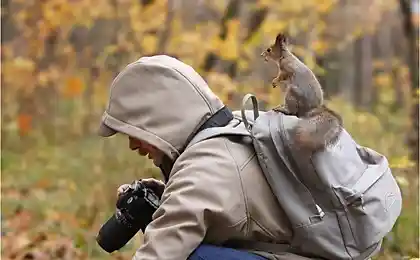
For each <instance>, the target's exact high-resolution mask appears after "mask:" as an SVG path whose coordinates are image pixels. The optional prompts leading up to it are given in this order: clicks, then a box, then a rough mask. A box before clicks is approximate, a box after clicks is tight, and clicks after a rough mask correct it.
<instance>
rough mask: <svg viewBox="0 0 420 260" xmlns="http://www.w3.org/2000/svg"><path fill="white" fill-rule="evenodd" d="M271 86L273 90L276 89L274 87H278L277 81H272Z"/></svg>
mask: <svg viewBox="0 0 420 260" xmlns="http://www.w3.org/2000/svg"><path fill="white" fill-rule="evenodd" d="M271 85H272V86H273V88H276V87H278V86H279V81H278V80H277V79H274V80H273V81H272V82H271Z"/></svg>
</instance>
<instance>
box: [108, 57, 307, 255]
mask: <svg viewBox="0 0 420 260" xmlns="http://www.w3.org/2000/svg"><path fill="white" fill-rule="evenodd" d="M209 122H211V123H210V124H209ZM237 123H238V122H237V120H236V119H233V118H232V115H231V112H230V111H229V110H228V109H227V108H226V107H225V106H224V104H223V103H222V101H221V100H220V99H219V98H218V97H217V96H216V95H215V94H214V93H213V92H212V91H211V90H210V89H209V87H208V86H207V84H206V83H205V81H204V80H203V79H202V78H201V77H200V75H199V74H198V73H197V72H196V71H195V70H194V69H193V68H191V67H190V66H188V65H186V64H184V63H182V62H181V61H179V60H177V59H175V58H172V57H169V56H165V55H157V56H152V57H143V58H141V59H139V60H137V61H136V62H133V63H131V64H129V65H128V66H126V67H125V68H124V69H123V70H122V71H121V72H120V74H119V75H118V76H117V77H116V78H115V80H114V81H113V83H112V86H111V90H110V98H109V103H108V107H107V109H106V111H105V112H104V115H103V118H102V123H101V126H100V135H101V136H104V137H106V136H111V135H114V134H116V133H122V134H125V135H127V136H128V139H129V147H130V149H131V150H134V151H137V152H138V153H139V154H140V155H142V156H145V155H148V156H149V158H151V159H152V160H153V162H154V164H155V165H156V166H158V167H160V168H161V170H162V173H163V177H164V179H165V184H161V183H159V182H158V181H156V180H153V179H152V180H151V179H149V180H148V183H149V184H153V185H155V187H157V188H160V189H161V192H162V193H163V194H162V197H161V205H160V207H159V208H158V209H157V210H156V212H155V213H154V215H153V220H152V222H151V223H150V224H149V225H148V226H147V228H146V229H145V232H144V243H143V245H142V246H141V247H140V248H139V249H138V250H137V252H136V254H135V256H134V258H133V259H135V260H149V259H150V260H152V259H153V260H155V259H156V260H157V259H159V260H166V259H171V260H178V259H179V260H185V259H216V258H217V259H263V258H262V257H261V256H264V257H266V258H268V259H304V258H302V257H298V256H293V255H291V254H287V253H282V254H280V253H278V254H277V255H275V254H270V253H268V252H262V251H257V250H255V248H253V246H252V242H254V241H259V242H271V243H279V244H282V243H287V241H288V239H289V238H290V236H291V231H290V228H289V223H288V220H287V218H286V217H285V214H284V212H283V210H282V209H281V208H280V207H279V205H278V204H277V202H276V200H275V197H274V196H273V195H272V193H271V191H270V188H269V186H268V183H267V182H266V180H265V178H264V175H263V173H262V171H261V169H260V167H259V164H258V162H257V158H256V156H255V152H254V150H253V148H252V145H251V143H247V142H246V140H241V139H238V137H226V136H223V137H215V138H212V139H209V140H205V141H202V142H199V143H197V144H194V145H193V146H191V147H189V148H188V149H185V147H186V146H187V144H188V142H189V141H190V140H191V139H192V137H193V136H194V135H195V134H196V133H197V132H198V131H199V130H201V129H203V127H211V126H223V125H226V124H237ZM163 185H164V186H163ZM121 189H123V187H121ZM121 189H120V191H121ZM236 246H239V247H240V248H241V250H235V249H231V248H229V247H232V248H233V247H236Z"/></svg>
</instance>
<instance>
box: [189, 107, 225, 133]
mask: <svg viewBox="0 0 420 260" xmlns="http://www.w3.org/2000/svg"><path fill="white" fill-rule="evenodd" d="M232 119H233V114H232V111H231V110H230V109H229V108H228V107H226V106H225V107H223V108H222V109H220V110H219V111H217V112H216V113H215V114H214V115H212V116H211V117H210V118H209V119H207V121H206V122H204V124H203V125H202V126H201V127H200V128H199V129H198V130H197V133H198V132H200V131H203V130H204V129H207V128H210V127H221V126H225V125H227V124H228V123H229V122H230V121H231V120H232Z"/></svg>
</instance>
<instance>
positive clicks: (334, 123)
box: [292, 105, 343, 152]
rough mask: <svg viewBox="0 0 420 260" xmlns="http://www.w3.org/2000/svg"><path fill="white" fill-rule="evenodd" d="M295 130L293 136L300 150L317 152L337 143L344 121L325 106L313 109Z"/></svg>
mask: <svg viewBox="0 0 420 260" xmlns="http://www.w3.org/2000/svg"><path fill="white" fill-rule="evenodd" d="M301 119H302V120H301V121H300V122H299V123H298V125H297V126H296V128H295V129H294V131H293V133H292V135H293V139H294V143H295V146H297V147H296V148H298V149H304V150H306V151H310V152H315V151H318V150H320V149H323V148H324V147H326V146H328V145H332V144H334V143H335V142H337V140H338V138H339V135H340V134H341V132H342V126H343V120H342V118H341V116H340V115H338V114H337V113H336V112H334V111H333V110H331V109H329V108H328V107H326V106H325V105H323V106H321V107H319V108H315V109H312V110H311V111H310V112H308V114H307V115H305V116H303V117H301Z"/></svg>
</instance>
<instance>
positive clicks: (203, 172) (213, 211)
mask: <svg viewBox="0 0 420 260" xmlns="http://www.w3.org/2000/svg"><path fill="white" fill-rule="evenodd" d="M192 148H193V147H191V149H192ZM195 150H196V151H197V150H198V149H195ZM212 150H213V149H208V150H206V149H201V150H199V152H194V153H193V152H189V155H187V154H182V155H181V157H182V158H181V157H180V158H178V160H177V162H176V165H174V169H173V171H172V174H171V176H170V178H169V181H168V183H167V184H166V188H165V191H164V193H163V195H162V200H161V205H160V207H159V208H158V209H157V211H156V212H155V214H154V215H153V221H152V222H151V223H150V224H149V225H148V226H147V228H146V230H145V233H144V243H143V245H142V246H141V247H140V248H139V249H138V250H137V252H136V254H135V256H134V257H133V260H158V259H159V260H167V259H168V260H169V259H171V260H186V259H187V258H188V257H189V255H190V254H191V253H192V252H193V251H194V249H195V248H196V247H197V246H199V244H200V243H201V242H202V241H203V239H204V237H205V236H206V231H207V230H208V228H209V226H213V225H219V224H222V223H223V226H225V225H227V227H228V226H229V223H232V222H237V221H238V220H235V219H232V218H231V217H228V216H231V215H234V216H235V218H242V219H243V216H245V212H244V214H243V215H242V214H237V213H235V214H229V211H230V210H231V209H233V208H235V209H236V210H235V211H237V208H238V207H237V204H238V201H237V199H236V198H240V196H238V194H233V192H232V187H229V185H231V184H229V182H230V181H227V180H228V179H229V177H227V176H226V175H227V173H229V174H232V175H234V174H237V173H236V172H235V171H236V170H237V167H236V164H235V163H234V162H233V160H232V159H231V158H228V156H226V153H223V152H221V153H220V151H219V152H216V151H212ZM223 154H224V155H223ZM216 165H217V166H216ZM175 168H176V169H175ZM238 185H240V184H238ZM216 187H217V188H216ZM236 191H237V190H236ZM227 198H229V199H228V200H227ZM235 201H236V202H235ZM235 206H236V207H235ZM222 236H223V235H222ZM221 239H223V238H221Z"/></svg>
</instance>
